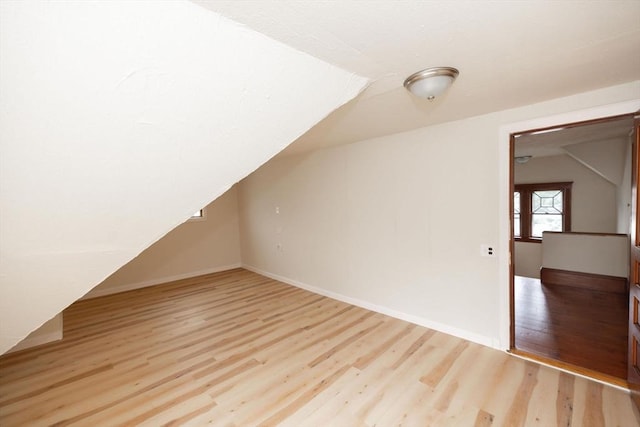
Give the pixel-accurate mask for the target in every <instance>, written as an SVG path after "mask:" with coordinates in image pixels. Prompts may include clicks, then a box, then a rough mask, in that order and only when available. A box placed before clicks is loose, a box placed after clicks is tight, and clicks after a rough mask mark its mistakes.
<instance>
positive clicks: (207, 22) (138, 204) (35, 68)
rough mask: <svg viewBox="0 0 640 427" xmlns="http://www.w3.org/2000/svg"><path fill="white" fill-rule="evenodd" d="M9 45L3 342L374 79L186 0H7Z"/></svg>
mask: <svg viewBox="0 0 640 427" xmlns="http://www.w3.org/2000/svg"><path fill="white" fill-rule="evenodd" d="M0 58H2V60H1V61H0V93H1V94H2V96H1V97H0V141H1V146H0V150H1V151H0V201H1V205H2V222H1V223H0V234H1V235H2V239H0V263H1V264H2V271H1V272H0V353H2V352H3V351H5V350H7V349H8V348H10V347H11V346H12V345H14V344H15V343H16V342H18V341H19V340H20V339H21V338H24V337H25V336H26V335H27V334H28V333H29V332H30V331H32V330H34V329H35V328H37V327H38V326H40V325H41V324H42V323H44V322H45V321H46V320H48V319H50V318H51V317H53V316H54V315H55V314H57V313H59V312H60V311H61V310H62V309H64V308H65V307H66V306H67V305H68V304H70V303H72V302H73V301H74V300H75V299H77V298H78V297H80V296H81V295H83V294H84V293H86V292H87V291H88V290H90V289H91V288H92V287H94V286H95V285H96V284H98V283H100V282H101V281H102V280H104V279H105V278H106V277H107V276H109V275H110V274H111V273H113V272H114V271H115V270H116V269H117V268H119V267H120V266H122V265H123V264H125V263H126V262H128V261H129V260H131V259H132V258H133V257H134V256H136V255H137V254H139V253H140V252H141V251H142V250H143V249H145V248H146V247H148V246H149V245H150V244H151V243H153V242H154V241H156V240H158V239H159V238H160V237H162V236H163V235H164V234H166V233H167V232H168V231H169V230H171V229H173V228H175V227H176V226H177V225H179V224H180V223H182V222H183V221H184V220H185V219H186V218H187V217H188V216H189V215H191V213H192V212H194V211H195V210H197V209H199V208H200V207H202V206H203V205H205V204H207V203H208V202H210V201H211V200H213V199H215V198H216V197H218V196H219V195H221V194H222V193H223V192H225V191H226V190H227V189H229V188H230V187H231V186H232V185H233V184H234V183H236V182H237V181H238V180H240V179H241V178H243V177H244V176H246V175H247V174H249V173H250V172H252V171H253V170H254V169H255V168H257V167H258V166H259V165H260V164H262V163H263V162H265V161H266V160H268V159H269V158H270V157H272V156H273V155H275V154H276V153H277V152H279V151H280V150H282V149H283V148H284V147H286V146H287V145H288V144H289V143H291V142H292V141H293V140H295V139H296V138H298V137H299V136H300V135H301V134H303V133H304V132H306V131H307V130H308V129H309V128H310V127H312V126H313V125H314V124H315V123H317V122H318V121H319V120H320V119H322V118H324V117H325V116H326V115H327V114H328V113H330V112H331V111H332V110H334V109H335V108H337V107H338V106H340V105H341V104H343V103H344V102H346V101H348V100H350V99H351V98H353V97H354V96H355V95H356V94H357V93H358V92H359V91H360V90H361V89H362V88H363V86H364V85H365V84H366V81H365V79H363V78H360V77H358V76H354V75H353V74H352V73H349V72H345V71H343V70H340V69H337V68H336V67H334V66H331V65H329V64H326V63H323V62H321V61H319V60H317V59H315V58H312V57H310V56H308V55H306V54H303V53H301V52H298V51H295V50H293V49H292V48H290V47H287V46H284V45H282V44H280V43H277V42H275V41H273V40H271V39H269V38H267V37H265V36H263V35H261V34H258V33H256V32H254V31H251V30H249V29H248V28H246V27H244V26H241V25H238V24H236V23H233V22H232V21H229V20H227V19H225V18H223V17H221V16H219V15H217V14H215V13H213V12H211V11H208V10H206V9H204V8H202V7H200V6H197V5H195V4H193V3H191V2H188V1H160V2H143V1H130V2H129V1H124V2H107V1H105V2H84V1H64V2H62V1H53V2H50V1H33V2H31V1H30V2H20V1H2V2H0ZM256 70H259V72H256ZM26 307H28V308H29V309H28V310H27V309H25V308H26Z"/></svg>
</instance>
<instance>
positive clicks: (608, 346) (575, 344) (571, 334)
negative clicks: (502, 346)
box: [514, 276, 628, 379]
mask: <svg viewBox="0 0 640 427" xmlns="http://www.w3.org/2000/svg"><path fill="white" fill-rule="evenodd" d="M514 300H515V332H516V334H515V340H516V342H515V347H516V348H517V349H519V350H524V351H526V352H529V353H533V354H536V355H539V356H543V357H547V358H550V359H555V360H558V361H560V362H565V363H567V364H571V365H576V366H578V367H582V368H586V369H589V370H593V371H596V372H600V373H603V374H605V375H610V376H612V377H616V378H620V379H626V377H627V316H628V308H627V296H626V295H623V294H616V293H611V292H599V291H593V290H588V289H579V288H575V287H570V286H557V285H542V284H541V283H540V280H539V279H532V278H528V277H519V276H516V277H515V280H514Z"/></svg>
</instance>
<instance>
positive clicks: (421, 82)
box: [404, 67, 460, 101]
mask: <svg viewBox="0 0 640 427" xmlns="http://www.w3.org/2000/svg"><path fill="white" fill-rule="evenodd" d="M458 74H460V72H459V71H458V70H456V69H455V68H452V67H434V68H427V69H425V70H422V71H418V72H417V73H413V74H411V75H410V76H409V77H407V79H406V80H405V81H404V87H405V88H406V89H407V90H408V91H409V92H411V93H412V94H414V95H415V96H417V97H419V98H426V99H428V100H429V101H432V100H433V99H435V97H436V96H438V95H440V94H442V93H443V92H444V91H445V90H447V89H448V88H449V86H451V84H452V83H453V81H454V80H455V79H456V77H458Z"/></svg>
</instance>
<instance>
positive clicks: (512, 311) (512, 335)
mask: <svg viewBox="0 0 640 427" xmlns="http://www.w3.org/2000/svg"><path fill="white" fill-rule="evenodd" d="M515 145H516V138H515V135H514V134H511V135H509V159H510V161H509V218H510V219H509V224H510V228H509V229H510V230H511V231H510V233H509V349H510V350H511V351H513V350H515V348H516V320H515V319H516V307H515V305H516V302H515V301H516V299H515V291H514V287H515V284H514V281H515V274H516V267H515V248H516V243H515V233H514V228H513V227H514V223H513V191H514V186H515V183H514V169H513V157H514V155H515ZM520 222H521V223H522V219H520Z"/></svg>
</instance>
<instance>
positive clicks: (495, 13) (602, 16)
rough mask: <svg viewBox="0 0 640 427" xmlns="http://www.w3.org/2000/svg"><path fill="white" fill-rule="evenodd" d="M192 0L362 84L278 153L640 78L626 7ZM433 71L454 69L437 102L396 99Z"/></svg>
mask: <svg viewBox="0 0 640 427" xmlns="http://www.w3.org/2000/svg"><path fill="white" fill-rule="evenodd" d="M193 1H194V2H195V3H197V4H199V5H201V6H203V7H205V8H207V9H210V10H213V11H215V12H217V13H220V14H222V15H224V16H227V17H229V18H230V19H232V20H235V21H237V22H239V23H241V24H243V25H246V26H248V27H251V28H253V29H255V30H257V31H259V32H261V33H264V34H266V35H267V36H269V37H272V38H274V39H276V40H279V41H281V42H283V43H285V44H288V45H290V46H292V47H294V48H296V49H298V50H301V51H304V52H307V53H309V54H310V55H312V56H315V57H317V58H320V59H322V60H324V61H327V62H329V63H332V64H335V65H337V66H339V67H342V68H344V69H347V70H349V71H352V72H355V73H357V74H360V75H362V76H365V77H368V78H370V79H371V81H372V83H371V84H370V86H369V87H368V88H367V89H366V90H365V91H364V92H363V93H362V94H361V95H360V96H359V97H357V98H356V99H354V100H353V101H351V102H349V103H347V104H345V105H344V106H343V107H341V108H339V109H338V110H336V111H335V112H333V113H332V114H331V115H329V116H328V117H326V118H325V119H324V120H323V121H321V122H320V123H319V124H318V125H317V126H315V127H314V128H312V129H311V130H310V131H308V132H307V133H306V134H304V135H303V136H301V137H300V138H299V139H298V140H297V141H295V142H294V143H293V144H292V145H290V146H289V147H288V148H287V149H286V150H285V154H287V153H298V152H304V151H308V150H311V149H316V148H321V147H326V146H329V145H336V144H345V143H350V142H355V141H359V140H363V139H367V138H372V137H376V136H382V135H388V134H392V133H397V132H402V131H407V130H411V129H416V128H419V127H423V126H428V125H433V124H436V123H441V122H445V121H451V120H456V119H462V118H465V117H471V116H476V115H479V114H484V113H489V112H492V111H499V110H503V109H508V108H513V107H517V106H522V105H527V104H532V103H536V102H541V101H545V100H548V99H553V98H558V97H563V96H568V95H572V94H575V93H579V92H585V91H589V90H594V89H598V88H601V87H606V86H612V85H616V84H620V83H624V82H629V81H634V80H638V79H640V1H638V0H631V1H615V2H611V1H572V2H559V1H539V0H534V1H510V2H504V1H501V2H499V1H476V0H472V1H449V0H436V1H418V0H399V1H398V0H366V1H346V0H342V1H339V0H336V1H322V0H313V1H312V0H243V1H235V0H230V1H226V0H224V1H223V0H193ZM433 66H452V67H456V68H458V69H459V70H460V76H459V77H458V79H457V80H456V82H455V83H454V85H453V87H452V88H451V89H450V91H449V92H447V93H445V95H444V96H442V97H440V98H438V99H436V100H434V101H427V100H421V99H416V98H414V97H412V95H410V94H409V93H408V92H406V91H405V89H404V88H403V86H402V84H403V81H404V79H405V78H406V77H407V76H408V75H410V74H412V73H413V72H415V71H418V70H420V69H424V68H428V67H433ZM255 71H256V72H257V73H259V72H260V70H255Z"/></svg>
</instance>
